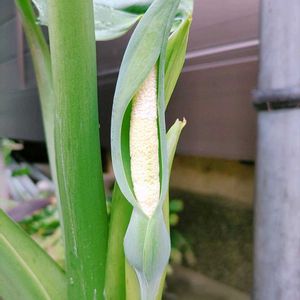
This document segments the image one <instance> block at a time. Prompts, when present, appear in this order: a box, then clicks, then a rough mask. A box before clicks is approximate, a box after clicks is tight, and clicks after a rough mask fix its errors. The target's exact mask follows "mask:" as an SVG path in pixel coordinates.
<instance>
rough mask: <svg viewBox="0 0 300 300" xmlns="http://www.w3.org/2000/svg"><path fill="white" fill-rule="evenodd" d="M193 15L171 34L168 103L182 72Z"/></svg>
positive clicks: (167, 80) (167, 82) (166, 96)
mask: <svg viewBox="0 0 300 300" xmlns="http://www.w3.org/2000/svg"><path fill="white" fill-rule="evenodd" d="M191 21H192V19H191V15H189V16H188V17H187V18H186V19H185V20H184V21H183V22H182V23H181V24H180V26H179V27H178V30H176V31H175V32H173V34H172V35H171V36H170V38H169V41H168V46H167V54H166V70H165V72H166V75H165V86H166V91H165V98H166V100H165V101H166V105H168V103H169V101H170V98H171V95H172V93H173V91H174V88H175V85H176V83H177V80H178V77H179V75H180V73H181V70H182V67H183V64H184V61H185V54H186V49H187V43H188V36H189V31H190V26H191Z"/></svg>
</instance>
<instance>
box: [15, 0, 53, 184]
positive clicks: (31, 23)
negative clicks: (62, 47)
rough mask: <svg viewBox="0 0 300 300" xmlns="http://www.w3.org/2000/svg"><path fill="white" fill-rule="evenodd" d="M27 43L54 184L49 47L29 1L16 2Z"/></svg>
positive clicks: (51, 86)
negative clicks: (37, 91)
mask: <svg viewBox="0 0 300 300" xmlns="http://www.w3.org/2000/svg"><path fill="white" fill-rule="evenodd" d="M16 6H17V8H18V11H19V14H20V17H21V20H22V24H23V28H24V31H25V34H26V38H27V42H28V45H29V48H30V52H31V57H32V61H33V66H34V71H35V76H36V80H37V86H38V90H39V96H40V102H41V110H42V115H43V124H44V130H45V136H46V142H47V149H48V156H49V161H50V167H51V173H52V178H53V180H54V181H55V182H56V167H55V150H54V102H55V99H54V92H53V85H52V72H51V59H50V52H49V47H48V45H47V43H46V40H45V38H44V35H43V33H42V31H41V28H40V26H39V25H37V23H36V15H35V13H34V11H33V8H32V5H31V1H30V0H16Z"/></svg>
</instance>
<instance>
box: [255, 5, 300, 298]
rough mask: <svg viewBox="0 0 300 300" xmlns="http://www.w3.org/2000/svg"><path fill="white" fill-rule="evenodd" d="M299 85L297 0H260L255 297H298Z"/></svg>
mask: <svg viewBox="0 0 300 300" xmlns="http://www.w3.org/2000/svg"><path fill="white" fill-rule="evenodd" d="M299 91H300V1H299V0H289V1H284V0H262V1H261V55H260V74H259V89H258V99H257V101H259V100H266V99H269V102H268V101H262V102H265V103H264V104H266V106H267V107H269V108H270V107H271V108H272V107H273V108H274V107H276V108H279V109H271V110H269V111H268V110H266V111H260V112H259V113H258V146H257V161H256V164H257V173H256V176H257V178H256V202H255V271H254V276H255V278H254V293H253V294H254V297H253V298H254V299H255V300H296V299H300V109H299V108H297V106H299V102H300V100H299V99H300V93H299ZM259 98H260V99H259ZM266 102H268V103H266ZM274 103H275V106H273V104H274ZM276 103H277V104H276ZM278 104H279V105H278ZM287 106H288V107H289V108H287Z"/></svg>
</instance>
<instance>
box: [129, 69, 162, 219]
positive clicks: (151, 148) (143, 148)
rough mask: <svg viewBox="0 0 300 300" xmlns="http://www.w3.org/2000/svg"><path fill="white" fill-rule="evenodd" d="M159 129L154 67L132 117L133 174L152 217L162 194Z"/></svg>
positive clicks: (135, 101) (141, 202)
mask: <svg viewBox="0 0 300 300" xmlns="http://www.w3.org/2000/svg"><path fill="white" fill-rule="evenodd" d="M158 151H159V142H158V128H157V71H156V67H153V68H152V70H151V72H150V74H149V75H148V77H147V78H146V80H145V81H144V83H143V84H142V86H141V87H140V89H139V91H138V92H137V94H136V96H135V97H134V99H133V102H132V112H131V119H130V157H131V177H132V182H133V190H134V193H135V197H136V199H137V201H138V203H139V205H140V207H141V209H142V211H143V212H144V214H145V215H146V216H148V217H151V216H152V215H153V213H154V211H155V209H156V207H157V205H158V202H159V194H160V179H159V152H158Z"/></svg>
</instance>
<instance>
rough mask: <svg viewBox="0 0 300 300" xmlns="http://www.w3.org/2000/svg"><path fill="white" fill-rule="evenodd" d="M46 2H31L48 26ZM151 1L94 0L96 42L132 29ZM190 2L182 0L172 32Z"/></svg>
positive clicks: (184, 14) (189, 6) (188, 8)
mask: <svg viewBox="0 0 300 300" xmlns="http://www.w3.org/2000/svg"><path fill="white" fill-rule="evenodd" d="M47 1H48V0H33V2H34V4H35V6H36V8H37V9H38V11H39V18H38V21H39V23H40V24H42V25H48V7H47ZM153 2H154V1H153V0H114V1H111V0H94V1H93V4H94V19H95V37H96V40H97V41H106V40H111V39H115V38H117V37H119V36H121V35H123V34H125V33H126V32H128V30H130V28H132V26H133V25H134V24H135V23H136V22H137V21H138V20H139V19H140V18H141V17H142V15H143V14H144V13H145V12H146V11H147V9H148V8H149V6H150V5H151V4H152V3H153ZM191 7H192V1H191V0H182V1H181V4H180V6H179V9H178V11H177V14H176V18H175V22H174V24H173V28H172V31H175V30H176V29H177V28H178V27H179V26H180V25H181V23H182V21H183V20H185V19H186V18H187V15H188V14H189V12H190V11H191V9H192V8H191Z"/></svg>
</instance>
